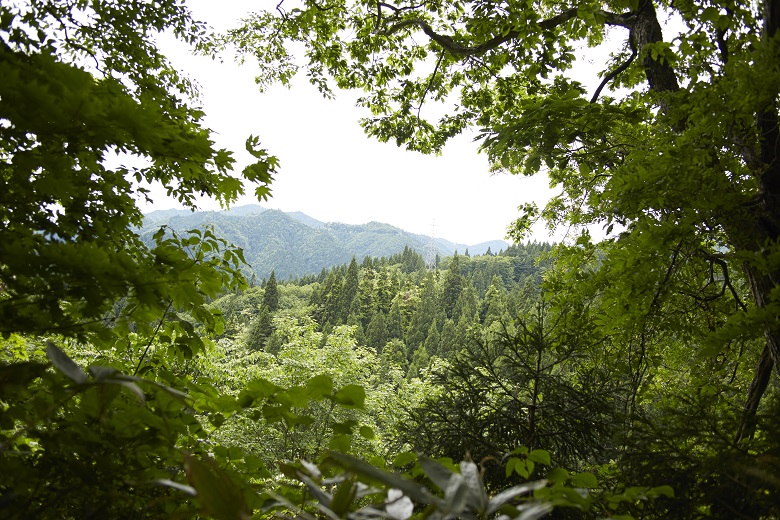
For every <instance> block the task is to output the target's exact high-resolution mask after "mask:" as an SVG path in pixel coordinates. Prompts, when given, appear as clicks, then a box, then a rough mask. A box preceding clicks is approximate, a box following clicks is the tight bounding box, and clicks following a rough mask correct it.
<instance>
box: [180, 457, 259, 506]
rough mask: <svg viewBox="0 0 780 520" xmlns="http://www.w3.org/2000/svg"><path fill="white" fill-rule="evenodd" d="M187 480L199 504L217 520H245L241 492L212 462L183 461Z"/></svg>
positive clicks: (199, 460)
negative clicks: (194, 491)
mask: <svg viewBox="0 0 780 520" xmlns="http://www.w3.org/2000/svg"><path fill="white" fill-rule="evenodd" d="M184 468H185V470H186V472H187V480H189V482H190V484H191V485H192V487H193V488H195V490H196V491H197V500H198V503H199V504H200V505H201V506H202V507H203V508H204V509H205V510H206V511H207V512H208V513H209V514H211V515H213V516H214V517H215V518H218V519H219V520H247V519H248V518H249V517H250V516H251V515H250V514H249V511H248V508H247V505H246V502H245V500H244V493H243V491H242V490H241V488H239V487H238V486H237V485H236V484H235V483H234V482H233V480H232V478H231V477H230V476H229V475H228V474H227V473H226V472H225V471H224V470H222V469H221V468H220V467H219V466H217V464H216V463H215V462H214V461H213V460H212V459H208V458H207V459H205V460H201V459H199V458H197V457H195V456H194V455H187V456H185V458H184Z"/></svg>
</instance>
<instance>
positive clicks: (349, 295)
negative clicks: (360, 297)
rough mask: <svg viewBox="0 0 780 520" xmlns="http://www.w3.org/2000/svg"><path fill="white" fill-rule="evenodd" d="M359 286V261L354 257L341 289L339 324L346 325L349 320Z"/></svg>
mask: <svg viewBox="0 0 780 520" xmlns="http://www.w3.org/2000/svg"><path fill="white" fill-rule="evenodd" d="M358 284H359V267H358V263H357V260H355V257H354V256H353V257H352V261H351V262H350V263H349V266H348V267H347V274H346V276H345V277H344V284H343V286H342V289H341V294H340V296H339V302H338V311H337V312H338V314H337V316H338V318H339V320H340V321H339V323H342V324H343V323H346V322H347V318H348V317H349V311H350V308H351V307H352V300H354V299H355V296H356V295H357V292H358Z"/></svg>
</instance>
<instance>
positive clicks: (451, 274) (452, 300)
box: [441, 252, 463, 318]
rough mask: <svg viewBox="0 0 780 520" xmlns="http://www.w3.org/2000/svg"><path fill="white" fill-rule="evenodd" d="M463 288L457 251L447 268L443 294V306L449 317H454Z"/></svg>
mask: <svg viewBox="0 0 780 520" xmlns="http://www.w3.org/2000/svg"><path fill="white" fill-rule="evenodd" d="M462 289H463V275H461V273H460V257H459V256H458V253H457V252H456V253H455V255H454V256H453V257H452V261H451V262H450V265H449V267H448V268H447V274H446V275H445V277H444V288H443V289H442V295H441V306H442V309H443V310H444V313H445V314H446V315H447V317H448V318H452V314H453V312H454V311H455V306H456V304H457V303H458V298H459V297H460V293H461V290H462Z"/></svg>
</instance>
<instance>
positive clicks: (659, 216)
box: [0, 0, 780, 520]
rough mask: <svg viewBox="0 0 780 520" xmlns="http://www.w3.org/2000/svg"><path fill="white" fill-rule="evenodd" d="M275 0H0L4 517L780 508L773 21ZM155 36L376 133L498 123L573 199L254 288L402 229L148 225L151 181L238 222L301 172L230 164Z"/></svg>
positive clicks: (489, 516) (481, 0)
mask: <svg viewBox="0 0 780 520" xmlns="http://www.w3.org/2000/svg"><path fill="white" fill-rule="evenodd" d="M220 7H221V4H220ZM257 9H258V11H256V12H255V13H253V14H251V15H250V16H247V17H245V18H243V19H241V20H237V21H236V27H235V28H234V29H232V30H229V31H226V32H225V33H222V34H214V33H213V32H211V31H210V30H209V29H208V27H207V26H206V24H205V23H203V22H200V21H198V20H196V19H195V18H194V17H193V15H192V13H191V12H190V10H189V8H188V3H187V2H184V1H180V0H175V1H174V0H157V1H155V2H139V1H135V2H129V1H124V0H106V1H99V2H86V1H81V0H74V1H65V0H45V1H44V0H27V1H25V0H19V1H15V2H2V3H0V518H4V519H5V518H8V519H44V520H46V519H52V520H53V519H57V520H59V519H93V518H95V519H98V518H99V519H103V518H108V519H113V518H123V519H124V518H132V519H146V518H165V519H190V518H191V519H205V518H209V519H210V518H214V519H217V520H247V519H259V520H271V519H291V520H292V519H295V520H299V519H302V520H315V519H327V520H380V519H387V520H426V519H430V520H450V519H463V520H536V519H539V518H544V517H547V518H553V519H558V518H560V519H612V520H630V519H637V520H639V519H643V520H644V519H646V520H656V519H657V520H660V519H664V520H666V519H673V520H687V519H718V520H721V519H722V520H726V519H729V520H731V519H735V518H736V519H761V520H764V519H767V520H769V519H777V518H780V385H779V384H778V383H779V381H780V380H779V379H778V373H780V318H779V317H780V125H778V122H779V121H780V0H762V1H760V2H752V3H744V2H742V3H740V2H734V1H728V0H723V1H719V0H708V1H706V2H705V1H700V2H693V1H675V2H671V1H665V0H639V1H634V0H614V1H612V0H610V1H580V0H577V1H574V0H571V1H556V2H551V1H547V0H535V1H534V0H528V1H524V2H518V1H515V0H508V1H503V2H495V1H488V0H464V1H459V0H442V1H438V2H425V3H420V4H418V3H412V2H406V1H403V0H391V1H390V2H374V1H371V0H352V1H349V2H346V1H344V0H327V1H325V0H320V1H315V0H301V1H300V2H297V3H295V4H294V5H291V4H288V3H287V0H283V1H282V2H279V3H276V2H274V3H273V4H271V5H270V6H262V5H258V6H257ZM662 24H663V25H664V27H662ZM672 27H673V28H674V31H673V35H670V34H669V29H670V28H672ZM162 33H165V34H167V35H168V36H170V37H175V38H176V39H178V40H179V41H180V42H181V43H183V44H187V45H189V46H190V47H191V48H192V50H193V51H195V52H198V53H200V54H202V55H205V56H207V57H211V58H213V59H221V58H223V57H224V56H225V55H226V54H225V53H228V52H230V51H231V50H232V51H235V52H236V53H237V54H238V57H239V59H243V60H246V59H253V60H256V62H257V65H258V69H257V72H256V73H257V74H258V77H257V80H256V82H257V84H258V85H259V86H260V87H267V86H269V85H270V84H271V83H274V82H278V83H281V84H283V85H285V84H286V85H289V83H290V81H291V78H292V77H293V76H294V75H295V73H297V72H299V71H300V72H303V73H304V74H305V76H306V77H307V78H308V79H309V80H310V81H311V82H312V84H314V85H315V86H316V87H317V88H318V89H319V90H320V91H321V93H322V94H323V95H325V96H326V97H330V96H332V95H333V89H335V88H339V89H354V90H358V91H359V92H360V96H361V97H359V98H358V99H357V105H358V106H359V108H360V109H361V110H365V117H364V118H363V119H362V120H361V121H360V124H362V125H363V128H364V129H365V131H366V133H367V134H368V135H369V136H371V137H374V138H376V139H378V140H379V141H382V142H387V141H393V142H394V143H396V144H397V145H399V146H405V147H407V148H408V149H410V150H413V151H419V152H423V153H438V152H440V151H441V150H442V149H443V148H444V146H445V144H446V142H447V141H448V140H449V139H451V138H452V137H454V136H456V135H458V134H460V133H462V132H466V131H471V130H475V131H476V134H475V135H476V139H477V141H478V142H479V143H480V146H481V147H482V150H483V151H485V153H486V154H487V156H488V158H489V160H490V162H491V167H492V168H493V169H494V170H497V171H508V172H510V173H515V174H521V175H536V174H540V173H542V174H544V175H547V176H548V178H549V180H550V182H551V183H552V185H554V186H555V187H556V190H557V195H555V196H554V197H552V199H551V200H550V201H549V203H548V204H547V205H546V206H545V207H544V208H539V207H537V206H536V205H535V204H533V203H528V204H525V205H524V206H523V207H522V209H521V214H520V217H519V218H518V219H517V220H516V222H514V223H513V224H512V225H511V233H510V234H511V236H512V238H513V241H514V243H513V245H511V246H509V247H506V248H501V249H502V250H501V251H495V250H491V251H490V252H489V253H488V251H485V253H484V254H476V251H474V250H472V251H471V252H470V253H469V254H466V250H465V248H464V250H463V251H462V252H461V251H460V249H459V253H461V254H458V255H455V254H453V255H447V254H445V255H440V258H439V261H438V262H436V263H435V265H426V262H425V261H424V260H423V257H422V256H421V255H420V254H419V253H418V252H417V251H415V248H414V246H413V245H409V244H408V243H407V242H406V241H393V240H391V242H393V244H394V245H393V247H392V248H390V250H388V252H387V254H379V255H371V254H368V255H367V256H356V255H354V254H353V255H350V256H349V257H343V256H342V257H340V258H342V260H339V261H337V262H336V263H335V264H333V265H327V266H326V267H324V268H320V269H318V270H317V271H316V272H312V273H310V274H308V275H302V276H299V277H297V278H293V279H289V278H288V279H286V280H281V279H277V275H278V274H279V273H277V272H275V271H274V270H273V269H272V270H271V271H270V273H269V274H268V275H267V276H257V277H255V279H254V280H253V279H251V278H249V279H247V277H246V276H245V275H246V273H248V272H249V271H248V266H247V260H248V253H250V252H251V253H253V254H254V252H255V251H254V250H253V249H252V248H253V247H257V245H258V244H259V243H264V244H270V246H269V249H265V250H263V251H264V252H263V253H262V255H265V256H262V255H261V259H262V260H263V261H267V262H269V264H268V265H271V266H273V265H275V264H276V263H277V262H279V260H280V257H279V255H280V254H282V252H284V253H283V254H286V255H292V256H294V255H296V254H297V255H300V256H301V257H302V258H303V260H305V261H306V262H309V261H312V262H313V261H314V260H321V261H323V262H327V261H329V258H330V256H329V255H331V254H334V255H342V254H344V252H345V251H347V252H348V251H349V248H347V247H346V246H344V245H343V244H342V242H340V241H339V240H336V238H334V237H335V236H337V235H338V236H340V237H342V239H343V240H344V241H345V243H349V244H351V245H350V247H355V248H366V250H368V248H369V242H372V241H373V240H374V239H373V238H369V237H372V236H377V235H389V236H392V237H395V236H396V235H395V233H396V230H393V229H389V228H388V227H387V226H384V225H381V224H378V225H370V226H367V227H365V228H360V227H353V226H341V225H328V224H323V225H320V223H317V222H315V221H312V220H311V219H309V218H307V217H305V215H295V216H294V217H295V218H297V219H298V220H295V218H294V217H293V216H290V215H285V214H283V213H281V212H273V211H266V212H261V213H260V215H259V217H263V216H265V217H266V218H269V219H271V223H272V225H271V226H259V227H258V226H250V225H248V224H246V222H247V221H246V220H243V218H244V217H251V216H253V215H243V216H241V215H239V218H235V219H233V220H230V218H228V217H225V218H223V217H224V215H223V216H217V217H215V220H214V222H213V225H212V226H208V225H207V226H203V227H201V226H199V225H192V226H190V225H188V226H186V229H182V228H178V227H176V226H174V225H171V226H168V227H161V226H159V225H157V226H156V230H155V231H151V232H150V234H149V235H144V236H143V237H142V236H141V234H140V232H139V231H140V230H141V228H142V227H143V225H144V222H145V217H144V215H143V214H142V212H141V209H140V207H139V200H145V199H146V200H148V199H151V198H152V196H153V194H152V190H151V189H150V188H149V186H155V185H159V186H162V187H163V188H164V190H165V192H166V193H167V196H169V197H172V198H174V199H176V201H177V202H178V203H179V204H181V205H182V206H183V207H184V208H185V209H186V210H187V211H196V210H198V209H199V208H198V204H199V203H198V201H199V200H201V199H200V197H210V198H212V199H214V200H216V201H217V202H218V203H220V204H221V205H222V206H223V207H228V206H231V205H233V204H235V203H236V201H237V200H239V197H241V196H243V195H244V194H246V193H247V192H248V191H251V192H252V193H254V195H255V196H256V198H257V199H258V201H267V199H268V198H269V196H270V194H271V191H270V190H271V186H272V183H273V181H274V176H275V175H276V174H277V173H278V171H279V168H280V164H279V160H278V159H277V158H276V157H275V156H273V155H272V153H271V152H272V151H269V150H266V149H264V148H262V146H261V145H260V140H259V138H257V137H255V136H248V137H247V139H246V141H245V143H244V149H245V150H246V152H247V153H248V154H249V156H251V157H252V159H251V161H248V164H247V165H246V166H244V167H243V168H242V169H241V170H240V171H238V170H239V168H238V166H237V163H236V159H235V158H234V155H233V151H232V150H228V149H223V148H219V147H218V146H217V145H216V144H215V139H216V136H215V134H214V131H212V130H210V129H209V128H208V127H207V126H206V124H205V114H204V111H203V110H202V109H201V107H200V106H198V103H199V97H198V86H197V81H196V79H194V78H186V77H183V76H182V75H181V74H180V73H179V72H178V71H177V70H176V69H175V68H174V67H173V65H172V64H171V63H170V62H169V60H168V59H167V58H166V57H165V56H164V55H163V53H162V52H161V51H160V48H159V46H158V38H159V37H160V36H161V34H162ZM599 45H604V46H606V50H607V51H608V54H609V57H605V56H606V55H605V54H603V53H601V54H599V53H594V54H593V55H590V54H589V55H588V59H590V63H589V64H588V67H586V68H587V69H589V71H588V73H592V74H593V75H594V76H596V77H595V81H596V85H595V86H594V87H592V88H590V89H588V88H586V87H585V86H584V84H583V83H582V81H580V80H578V79H577V78H574V77H572V76H571V75H570V73H571V72H572V71H571V67H572V66H573V65H574V64H575V62H576V61H577V57H576V53H577V52H578V49H581V48H583V47H588V48H589V49H590V48H594V47H598V46H599ZM601 50H604V48H602V49H601ZM599 56H603V59H602V58H600V57H599ZM588 90H590V91H588ZM431 103H432V104H434V108H435V109H434V110H426V107H429V106H430V104H431ZM236 148H238V147H236ZM304 151H305V150H304ZM327 166H329V167H331V166H332V167H333V168H337V167H338V166H339V165H327ZM323 171H326V170H325V169H323ZM370 173H371V172H370V171H367V172H366V174H367V175H368V174H370ZM385 180H387V179H383V181H385ZM245 211H246V212H247V213H252V211H251V210H247V209H246V208H245ZM239 213H241V211H239ZM478 216H479V215H476V214H475V218H478ZM192 217H193V218H195V219H201V220H202V221H203V222H201V223H205V220H206V219H208V218H211V217H213V215H211V216H209V215H206V214H199V213H194V214H193V215H192ZM176 218H177V213H175V212H166V213H162V214H157V215H155V216H153V219H155V220H156V224H160V223H163V222H171V223H172V222H173V221H174V220H175V219H176ZM231 218H232V217H231ZM165 219H169V220H165ZM538 219H544V220H545V221H546V222H547V223H548V224H549V225H551V226H553V227H557V228H564V229H565V230H566V240H565V241H563V242H562V243H559V244H555V245H551V244H546V243H538V242H533V241H531V242H529V241H528V240H527V239H525V236H526V234H527V232H528V230H529V229H530V228H531V227H532V226H533V225H534V224H535V223H536V222H537V220H538ZM291 222H292V225H289V224H290V223H291ZM275 226H276V227H275ZM281 229H285V230H287V231H284V233H283V234H287V235H289V236H279V235H276V234H275V232H276V231H278V230H281ZM593 229H599V230H601V231H603V233H602V236H601V237H600V239H598V240H597V239H595V238H594V237H593V236H592V234H591V231H592V230H593ZM323 230H328V233H332V234H330V235H327V236H328V237H330V238H327V240H330V242H328V241H327V240H326V241H324V242H322V237H323V235H322V234H321V233H322V231H323ZM374 232H376V234H374V235H372V233H374ZM252 233H265V234H264V235H262V236H258V237H255V235H253V234H252ZM227 235H230V237H229V238H228V236H227ZM340 240H341V239H340ZM290 247H293V248H294V249H292V250H290V249H285V248H290ZM258 254H260V253H258ZM316 255H321V256H322V258H319V259H317V258H315V257H316ZM278 265H281V264H278ZM307 265H308V264H307Z"/></svg>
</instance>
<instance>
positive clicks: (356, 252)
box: [141, 205, 508, 280]
mask: <svg viewBox="0 0 780 520" xmlns="http://www.w3.org/2000/svg"><path fill="white" fill-rule="evenodd" d="M160 226H168V227H170V228H171V229H173V230H175V231H179V232H184V231H186V230H189V229H193V228H203V227H204V226H211V227H212V228H213V229H214V231H215V232H216V233H217V235H219V236H220V237H223V238H224V239H226V240H227V241H228V242H229V243H231V244H234V245H236V246H238V247H241V248H242V250H243V251H244V258H245V259H246V261H247V264H248V266H247V268H246V271H247V273H248V275H249V276H251V275H253V274H254V275H255V276H256V277H258V278H261V279H262V278H267V277H268V276H269V275H270V274H271V271H275V273H276V276H277V277H278V278H280V279H282V280H285V279H287V278H289V277H299V276H305V275H309V274H316V273H318V272H320V270H322V269H324V268H327V267H331V266H334V265H338V264H341V263H345V262H349V259H350V258H352V257H353V256H354V257H357V258H364V257H366V256H371V257H377V258H378V257H382V256H390V255H394V254H397V253H400V252H401V251H403V250H404V248H405V247H409V248H411V249H412V250H414V251H417V252H418V253H420V254H423V255H425V254H427V251H428V248H429V246H430V245H431V237H427V236H423V235H417V234H414V233H409V232H407V231H403V230H401V229H398V228H396V227H393V226H390V225H389V224H382V223H379V222H370V223H368V224H362V225H350V224H341V223H338V222H328V223H326V222H320V221H319V220H316V219H314V218H312V217H309V216H308V215H306V214H304V213H301V212H292V213H284V212H281V211H278V210H268V209H265V208H263V207H261V206H258V205H247V206H239V207H236V208H232V209H230V210H229V211H220V212H214V211H199V212H194V213H193V212H191V211H186V210H163V211H153V212H151V213H147V214H146V215H144V227H143V228H142V229H141V237H142V238H144V240H146V241H147V242H149V243H151V242H152V240H151V237H152V235H153V234H154V233H155V232H156V231H157V230H158V229H159V228H160ZM433 244H434V245H435V248H436V254H438V255H439V256H450V255H452V254H453V253H455V252H456V251H458V252H460V253H461V254H463V253H466V252H471V253H473V254H477V255H480V254H483V253H485V252H487V251H488V250H491V251H492V252H495V253H498V252H499V251H501V250H503V249H506V247H507V246H508V244H507V243H506V242H504V241H503V240H494V241H491V242H485V243H481V244H472V245H467V244H456V243H453V242H450V241H448V240H445V239H442V238H436V239H433Z"/></svg>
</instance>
